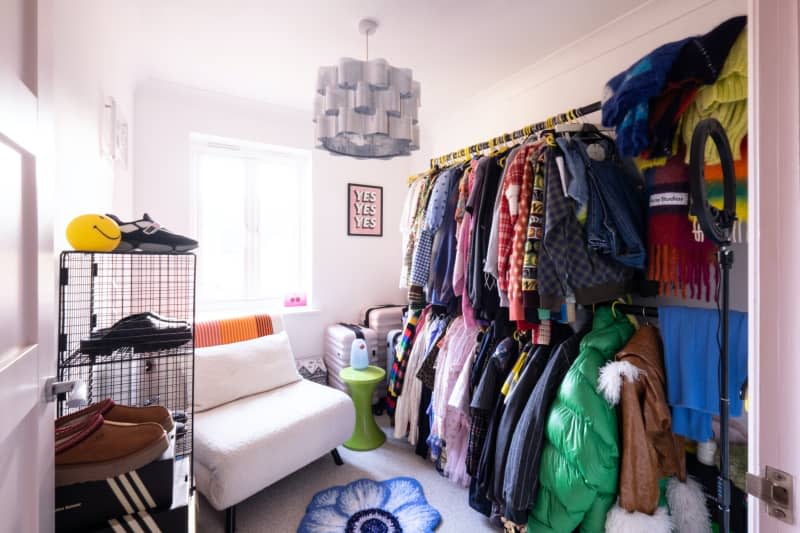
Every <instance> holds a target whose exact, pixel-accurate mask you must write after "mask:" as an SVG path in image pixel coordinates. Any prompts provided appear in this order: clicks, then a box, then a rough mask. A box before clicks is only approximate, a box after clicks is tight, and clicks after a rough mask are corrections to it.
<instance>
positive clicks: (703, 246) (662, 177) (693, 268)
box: [646, 153, 716, 301]
mask: <svg viewBox="0 0 800 533" xmlns="http://www.w3.org/2000/svg"><path fill="white" fill-rule="evenodd" d="M646 181H647V188H648V196H649V199H650V201H649V205H650V207H649V210H648V220H647V226H648V251H647V258H648V273H647V277H648V279H651V280H655V281H657V282H658V283H659V294H662V295H666V294H673V295H676V296H680V297H683V298H687V297H691V298H702V297H705V299H706V301H709V300H710V299H711V270H712V269H715V268H716V262H715V261H714V253H715V251H716V246H715V245H714V244H713V243H712V242H711V240H710V239H704V240H702V241H701V242H698V241H697V240H695V238H694V236H693V232H692V223H691V222H690V220H689V167H688V166H687V165H686V164H685V163H684V162H683V154H682V153H680V154H679V155H676V156H675V157H672V158H670V159H669V161H667V164H666V165H665V166H663V167H660V168H656V169H651V170H648V171H647V172H646ZM715 271H716V270H715ZM703 295H704V296H703Z"/></svg>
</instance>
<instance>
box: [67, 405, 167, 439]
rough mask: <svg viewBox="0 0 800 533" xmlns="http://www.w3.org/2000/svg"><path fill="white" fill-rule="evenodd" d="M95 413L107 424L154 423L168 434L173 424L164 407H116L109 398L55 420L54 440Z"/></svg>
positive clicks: (86, 420)
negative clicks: (66, 429)
mask: <svg viewBox="0 0 800 533" xmlns="http://www.w3.org/2000/svg"><path fill="white" fill-rule="evenodd" d="M95 413H99V414H101V415H103V418H104V419H105V420H107V421H109V422H124V423H126V424H141V423H143V422H155V423H156V424H161V427H163V428H164V431H166V432H167V433H169V432H170V431H172V428H173V427H175V424H174V423H173V421H172V415H170V413H169V411H168V410H167V408H166V407H162V406H160V405H151V406H149V407H129V406H127V405H117V404H116V403H114V400H112V399H111V398H106V399H105V400H103V401H102V402H97V403H93V404H91V405H89V406H86V407H84V408H83V409H81V410H80V411H75V412H74V413H70V414H68V415H66V416H62V417H61V418H59V419H57V420H56V438H58V435H59V433H60V432H61V430H62V429H63V428H64V427H66V426H71V425H73V424H79V425H83V424H85V423H86V422H88V421H89V419H90V418H91V417H92V415H94V414H95Z"/></svg>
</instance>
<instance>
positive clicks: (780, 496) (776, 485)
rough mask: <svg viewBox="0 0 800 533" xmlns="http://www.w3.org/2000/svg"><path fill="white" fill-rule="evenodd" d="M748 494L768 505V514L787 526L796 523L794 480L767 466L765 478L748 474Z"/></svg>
mask: <svg viewBox="0 0 800 533" xmlns="http://www.w3.org/2000/svg"><path fill="white" fill-rule="evenodd" d="M747 493H748V494H750V495H752V496H755V497H756V498H758V499H759V500H762V501H764V502H765V503H766V504H767V513H768V514H769V515H770V516H771V517H773V518H777V519H778V520H780V521H781V522H786V523H787V524H793V523H794V509H793V501H794V478H793V477H792V476H791V474H787V473H786V472H783V471H781V470H778V469H777V468H773V467H771V466H767V467H766V468H765V469H764V477H761V476H756V475H754V474H750V473H749V472H748V474H747Z"/></svg>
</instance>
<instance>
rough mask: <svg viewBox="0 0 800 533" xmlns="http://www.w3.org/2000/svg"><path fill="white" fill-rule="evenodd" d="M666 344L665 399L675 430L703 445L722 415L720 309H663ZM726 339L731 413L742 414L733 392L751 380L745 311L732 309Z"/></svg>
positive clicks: (739, 402)
mask: <svg viewBox="0 0 800 533" xmlns="http://www.w3.org/2000/svg"><path fill="white" fill-rule="evenodd" d="M658 320H659V323H660V326H661V334H662V338H663V340H664V366H665V367H666V370H667V397H668V399H669V404H670V406H671V407H672V430H673V431H674V432H675V433H677V434H678V435H683V436H685V437H687V438H689V439H692V440H696V441H699V442H704V441H707V440H709V439H710V438H712V436H713V434H712V432H711V418H712V416H713V415H715V414H719V353H720V348H719V340H718V336H719V333H718V332H719V331H720V330H719V327H720V323H719V312H718V311H717V310H716V309H692V308H688V307H670V306H665V307H659V308H658ZM728 320H729V324H730V331H729V336H728V342H729V348H728V350H729V351H728V353H729V356H728V361H729V370H728V372H729V374H728V377H729V387H730V390H731V391H734V392H732V393H731V394H730V395H729V396H730V414H731V416H732V417H735V416H739V415H741V414H742V400H741V399H740V398H739V395H738V394H736V393H735V391H738V390H740V389H741V388H742V385H744V382H745V380H746V379H747V313H741V312H738V311H731V312H730V315H729V319H728Z"/></svg>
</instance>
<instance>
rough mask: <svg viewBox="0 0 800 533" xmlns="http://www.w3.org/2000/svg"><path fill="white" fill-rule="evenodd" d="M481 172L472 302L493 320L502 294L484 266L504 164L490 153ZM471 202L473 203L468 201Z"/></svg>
mask: <svg viewBox="0 0 800 533" xmlns="http://www.w3.org/2000/svg"><path fill="white" fill-rule="evenodd" d="M481 169H483V179H482V180H481V181H480V183H479V182H478V178H480V172H481ZM476 172H478V175H477V177H476V181H475V191H473V193H477V194H473V196H474V197H475V198H474V200H475V201H474V202H473V204H472V205H473V216H474V223H473V229H472V240H471V243H470V252H469V255H470V264H469V274H468V280H467V281H468V287H469V298H470V303H471V304H472V307H473V309H474V312H475V318H477V319H481V320H485V321H490V320H493V319H494V317H495V316H496V314H497V310H498V309H499V307H500V297H499V296H498V294H497V291H496V290H493V288H492V287H489V286H488V285H487V284H486V278H485V276H484V273H483V266H484V263H485V261H486V248H487V244H488V242H489V231H490V230H491V224H492V216H493V214H494V213H493V212H492V207H493V202H492V200H494V198H495V195H496V194H497V188H498V187H499V185H500V177H501V176H502V167H501V166H500V165H499V163H498V161H497V158H495V157H486V158H483V159H481V161H480V162H479V163H478V169H477V171H476ZM468 206H469V204H468Z"/></svg>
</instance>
